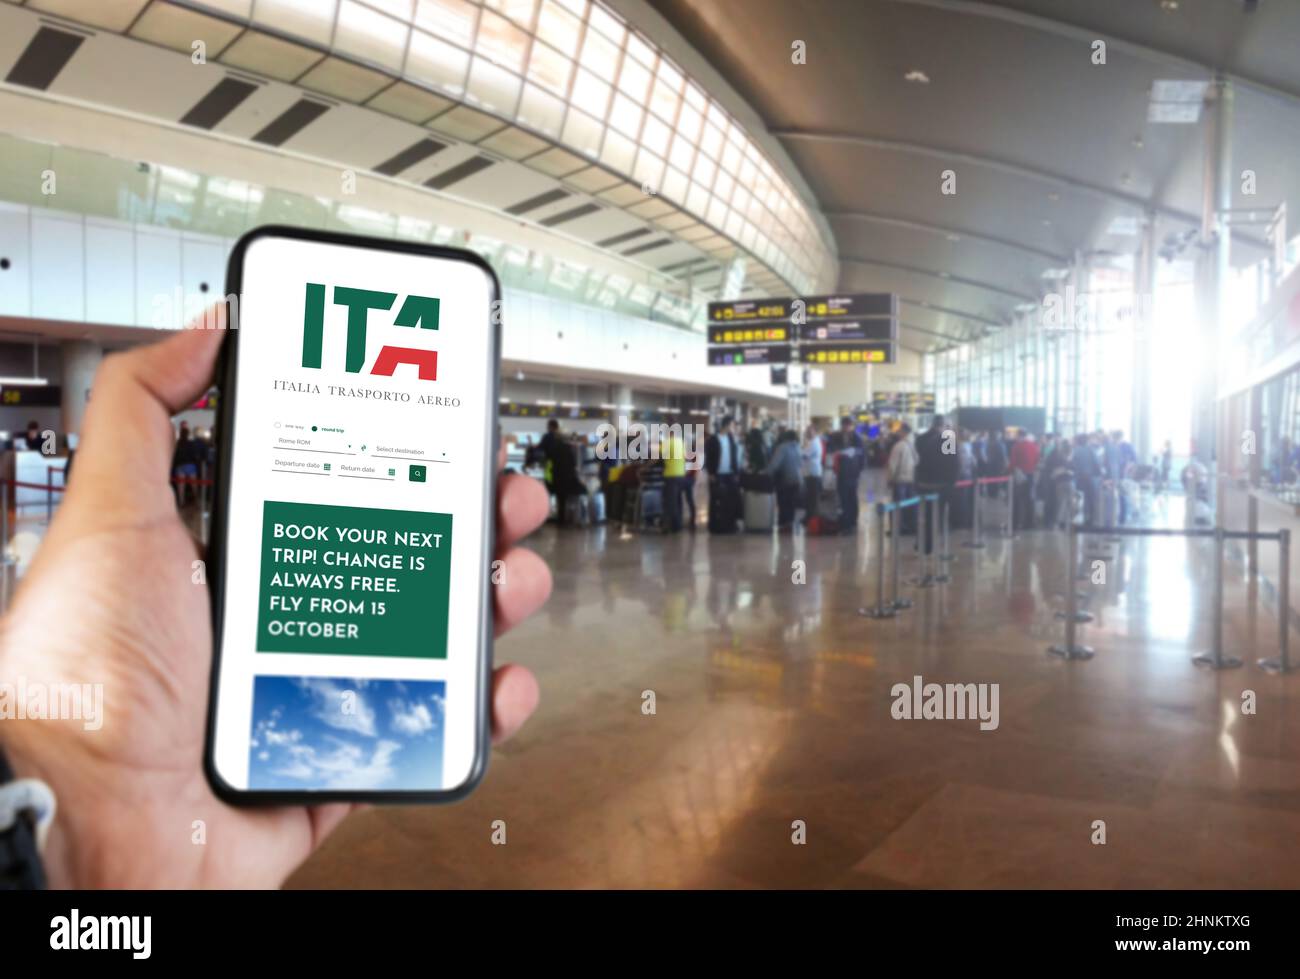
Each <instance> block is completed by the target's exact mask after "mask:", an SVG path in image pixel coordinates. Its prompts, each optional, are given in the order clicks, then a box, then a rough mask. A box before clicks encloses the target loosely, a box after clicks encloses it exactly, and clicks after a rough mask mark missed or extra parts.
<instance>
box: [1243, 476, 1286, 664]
mask: <svg viewBox="0 0 1300 979" xmlns="http://www.w3.org/2000/svg"><path fill="white" fill-rule="evenodd" d="M1252 502H1253V501H1252ZM1259 665H1260V668H1261V669H1264V670H1267V671H1268V672H1269V673H1290V672H1291V531H1289V530H1286V529H1283V530H1279V531H1278V533H1277V658H1276V659H1262V660H1260V661H1259Z"/></svg>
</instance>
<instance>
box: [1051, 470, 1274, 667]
mask: <svg viewBox="0 0 1300 979" xmlns="http://www.w3.org/2000/svg"><path fill="white" fill-rule="evenodd" d="M1071 484H1072V481H1071ZM1069 517H1070V520H1069V530H1068V534H1069V555H1070V556H1069V569H1070V570H1069V572H1068V574H1069V576H1070V579H1069V580H1067V582H1066V589H1065V601H1066V607H1065V612H1064V613H1058V614H1057V617H1058V618H1062V619H1064V620H1065V642H1064V643H1063V644H1061V645H1055V646H1050V647H1048V650H1047V651H1048V652H1049V653H1051V654H1052V655H1054V656H1060V657H1061V658H1063V659H1091V658H1092V657H1093V656H1094V655H1095V654H1096V650H1094V649H1093V648H1092V647H1091V646H1085V645H1082V644H1080V643H1079V642H1078V641H1077V639H1078V636H1077V629H1078V625H1079V624H1080V623H1081V622H1089V621H1091V620H1092V616H1091V615H1089V614H1088V613H1087V612H1081V611H1079V608H1078V598H1079V595H1078V593H1077V592H1076V591H1075V587H1074V581H1073V575H1074V569H1075V567H1076V566H1077V565H1078V561H1079V537H1080V536H1082V535H1091V534H1097V533H1103V532H1104V533H1106V534H1108V535H1111V536H1114V537H1115V538H1117V539H1122V538H1124V537H1189V538H1203V539H1210V540H1213V541H1214V626H1213V631H1212V643H1213V645H1212V648H1211V649H1210V650H1209V651H1208V652H1204V653H1197V654H1196V655H1195V656H1193V657H1192V662H1193V663H1195V664H1196V665H1198V666H1209V667H1211V668H1212V669H1215V670H1227V669H1234V668H1236V667H1238V666H1241V665H1242V661H1241V659H1240V658H1239V657H1236V656H1225V655H1224V653H1223V558H1224V554H1223V552H1224V544H1225V542H1227V541H1230V540H1244V541H1261V540H1263V541H1276V542H1277V545H1278V584H1277V611H1278V615H1277V643H1278V655H1277V656H1276V657H1266V658H1263V659H1260V660H1258V661H1257V665H1258V666H1259V668H1260V669H1262V670H1264V671H1265V672H1268V673H1289V672H1290V671H1291V670H1292V669H1293V667H1292V665H1291V629H1290V626H1291V622H1290V619H1291V611H1290V610H1291V531H1290V530H1288V529H1285V528H1284V529H1282V530H1278V531H1274V532H1272V533H1268V532H1264V531H1250V530H1228V529H1226V528H1224V527H1213V528H1208V527H1124V526H1118V527H1104V528H1103V527H1095V526H1091V525H1087V526H1081V525H1079V524H1076V523H1075V501H1074V494H1073V493H1071V494H1070V508H1069Z"/></svg>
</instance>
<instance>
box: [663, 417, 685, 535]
mask: <svg viewBox="0 0 1300 979" xmlns="http://www.w3.org/2000/svg"><path fill="white" fill-rule="evenodd" d="M660 445H661V450H660V451H661V456H662V458H663V461H664V516H665V517H667V519H668V532H669V533H671V534H675V533H677V532H678V531H679V530H681V529H682V505H681V493H682V488H683V487H684V486H685V485H686V445H685V443H684V442H683V441H682V436H681V425H680V424H679V423H678V422H677V421H676V420H675V419H669V423H668V426H667V431H666V433H665V435H664V438H663V441H662V442H661V443H660Z"/></svg>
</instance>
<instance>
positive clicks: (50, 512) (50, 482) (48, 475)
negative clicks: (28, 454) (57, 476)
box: [45, 467, 54, 524]
mask: <svg viewBox="0 0 1300 979" xmlns="http://www.w3.org/2000/svg"><path fill="white" fill-rule="evenodd" d="M53 519H54V469H53V467H51V468H48V469H46V470H45V522H46V523H47V524H48V523H50V522H51V521H52V520H53Z"/></svg>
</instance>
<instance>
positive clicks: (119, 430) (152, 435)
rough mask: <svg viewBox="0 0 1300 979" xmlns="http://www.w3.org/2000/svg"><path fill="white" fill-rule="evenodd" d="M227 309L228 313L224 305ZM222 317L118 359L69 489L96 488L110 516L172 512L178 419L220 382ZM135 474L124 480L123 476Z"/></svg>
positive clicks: (96, 400) (107, 365)
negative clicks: (171, 477)
mask: <svg viewBox="0 0 1300 979" xmlns="http://www.w3.org/2000/svg"><path fill="white" fill-rule="evenodd" d="M218 308H220V307H218ZM220 316H221V314H219V313H214V314H205V317H204V318H202V319H200V320H199V321H196V326H195V328H193V329H189V328H187V329H185V330H182V331H181V332H180V333H178V334H176V335H175V336H172V337H170V338H168V339H166V340H163V341H161V342H160V343H151V344H149V345H148V346H144V347H138V348H136V349H134V350H130V351H127V352H125V353H118V354H113V355H111V356H109V357H108V358H106V359H105V360H104V363H103V364H102V365H100V368H99V370H98V372H96V374H95V381H94V387H93V397H92V398H91V400H90V405H89V407H88V408H87V410H86V420H85V424H84V425H83V427H82V441H81V444H80V445H79V447H78V451H77V464H76V466H75V467H74V468H73V476H72V481H71V484H70V486H69V500H71V499H72V498H73V495H74V494H76V493H77V492H78V487H80V486H83V485H87V486H95V488H96V507H97V508H99V509H100V510H101V511H102V512H108V513H116V512H117V511H124V512H126V513H133V514H137V515H138V514H142V513H148V512H150V511H154V512H155V513H157V512H170V510H171V509H172V508H174V507H173V502H174V501H173V498H172V495H171V490H170V489H169V488H168V470H169V467H170V462H171V455H172V450H173V448H174V447H175V435H174V433H173V432H172V427H171V416H172V415H173V414H174V413H176V412H177V411H180V410H182V409H183V408H184V407H185V406H186V405H188V404H191V403H192V402H193V401H194V400H195V399H196V398H198V396H199V395H201V394H202V393H203V392H204V391H205V390H206V389H207V387H208V385H209V384H210V383H211V381H212V374H213V370H214V367H215V365H216V358H217V351H218V349H219V348H220V346H221V340H222V338H223V337H224V336H225V330H223V329H219V328H212V327H213V326H214V325H215V324H219V323H220V322H221V320H220ZM123 473H128V474H132V478H131V479H130V480H123V479H122V474H123Z"/></svg>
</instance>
